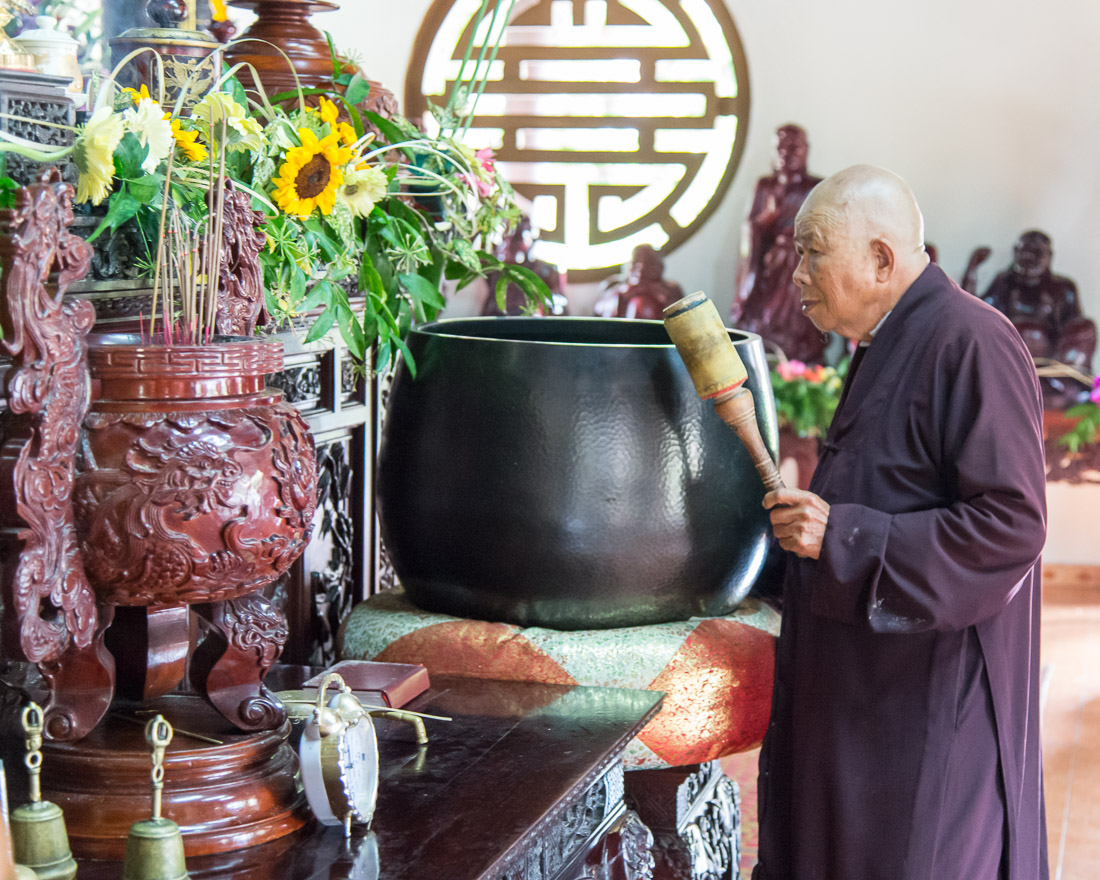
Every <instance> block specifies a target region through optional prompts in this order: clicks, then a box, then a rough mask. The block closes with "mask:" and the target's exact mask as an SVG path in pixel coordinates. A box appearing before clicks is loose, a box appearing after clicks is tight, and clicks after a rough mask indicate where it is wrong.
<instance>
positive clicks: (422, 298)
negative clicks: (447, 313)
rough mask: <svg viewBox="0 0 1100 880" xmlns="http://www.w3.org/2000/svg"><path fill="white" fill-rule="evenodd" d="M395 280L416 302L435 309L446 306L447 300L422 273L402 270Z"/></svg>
mask: <svg viewBox="0 0 1100 880" xmlns="http://www.w3.org/2000/svg"><path fill="white" fill-rule="evenodd" d="M397 280H398V281H400V282H401V283H402V284H403V285H404V286H405V289H406V290H407V291H408V292H409V294H410V295H411V296H412V298H413V299H414V300H415V301H416V302H418V303H423V304H424V305H427V306H432V307H434V308H437V309H442V308H445V307H446V305H447V301H446V300H445V299H443V294H441V293H440V292H439V288H438V287H436V286H435V285H434V284H432V283H431V282H430V281H429V280H428V279H427V278H425V277H424V276H423V275H412V274H408V273H404V272H403V273H401V274H400V275H398V276H397Z"/></svg>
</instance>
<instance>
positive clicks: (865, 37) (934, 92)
mask: <svg viewBox="0 0 1100 880" xmlns="http://www.w3.org/2000/svg"><path fill="white" fill-rule="evenodd" d="M727 2H728V6H729V8H730V11H731V12H732V14H733V17H734V20H735V21H736V22H737V25H738V28H739V30H740V33H741V39H742V42H743V43H744V46H745V52H746V54H747V55H748V62H749V76H750V80H751V88H752V110H751V115H750V119H749V126H748V142H747V145H746V149H745V153H744V157H743V159H742V162H741V166H740V170H739V171H738V173H737V176H736V177H735V179H734V182H733V185H732V186H731V187H730V190H729V192H728V193H727V195H726V198H725V199H724V201H723V203H722V205H721V206H720V208H719V209H718V210H717V211H716V212H715V213H714V214H713V215H712V216H711V218H710V220H709V221H708V222H707V223H706V225H705V226H704V227H703V228H702V229H701V230H700V231H699V232H698V233H697V234H696V235H695V236H694V238H692V239H691V240H690V241H688V242H687V243H685V244H684V245H682V246H681V247H680V248H679V249H678V250H677V251H676V252H675V253H673V254H672V255H670V256H669V258H668V260H667V272H668V275H669V277H672V278H675V279H676V280H677V281H679V282H680V283H681V284H682V285H683V287H684V288H685V289H686V290H695V289H703V290H706V291H708V292H709V293H710V295H711V296H712V297H713V298H714V299H715V300H716V301H717V302H718V304H719V306H722V307H724V306H725V305H727V304H728V303H729V302H730V301H731V300H732V297H733V290H732V279H733V277H734V272H735V268H736V260H737V248H736V247H735V246H731V245H732V244H734V243H735V242H736V240H737V236H738V235H739V229H740V225H741V222H742V220H743V215H744V213H745V211H746V210H747V208H748V199H749V196H750V194H751V189H752V185H753V181H754V180H755V179H756V177H758V176H759V175H761V174H764V173H766V172H767V170H768V167H769V163H770V157H771V149H772V134H773V132H774V130H775V128H776V127H777V126H779V125H782V124H783V123H785V122H797V123H798V124H800V125H802V126H804V127H805V128H806V130H807V132H808V133H809V137H810V169H811V171H813V172H814V173H816V174H818V175H826V174H829V173H832V172H834V171H837V170H839V169H841V168H843V167H845V166H847V165H851V164H853V163H856V162H871V163H874V164H878V165H884V166H886V167H888V168H891V169H893V170H894V171H897V172H898V173H899V174H901V175H902V176H903V177H905V178H906V179H907V180H908V181H909V182H910V184H911V185H912V186H913V189H914V191H915V192H916V194H917V198H918V200H919V201H920V203H921V206H922V207H923V209H924V214H925V221H926V225H927V231H928V240H929V241H930V242H932V243H933V244H935V245H936V246H937V248H938V249H939V258H940V262H941V264H942V265H943V267H944V268H945V269H946V270H947V272H948V274H950V275H952V276H953V277H956V278H958V277H959V276H960V275H961V274H962V269H963V267H964V265H965V263H966V259H967V257H968V255H969V253H970V251H971V249H972V248H974V247H975V246H977V245H979V244H988V245H990V246H991V247H992V248H993V256H992V257H991V258H990V260H989V261H988V262H987V263H986V264H985V266H984V267H983V271H982V273H981V275H980V283H981V286H982V287H983V288H984V286H985V285H986V284H987V283H988V282H989V280H990V279H991V278H992V276H993V274H994V273H995V272H996V271H999V270H1000V269H1001V268H1004V267H1005V266H1007V265H1008V262H1009V261H1010V259H1011V253H1012V251H1011V248H1012V243H1013V241H1014V240H1015V238H1016V237H1017V236H1018V235H1019V234H1020V233H1021V232H1022V231H1024V230H1025V229H1029V228H1032V227H1038V228H1041V229H1044V230H1045V231H1046V232H1048V233H1049V234H1050V235H1051V236H1052V238H1053V239H1054V248H1055V255H1054V269H1055V271H1056V272H1058V273H1059V274H1063V275H1068V276H1070V277H1071V278H1074V279H1075V280H1076V281H1077V282H1078V286H1079V288H1080V290H1081V293H1082V297H1083V300H1084V305H1085V309H1086V312H1088V313H1089V314H1090V315H1092V316H1094V317H1100V259H1098V258H1097V256H1096V254H1097V247H1098V245H1100V149H1098V147H1100V95H1098V93H1097V88H1098V86H1100V52H1098V51H1097V46H1098V45H1100V2H1097V0H1049V2H1047V3H1038V2H1035V0H1027V2H1024V0H996V2H994V0H922V2H920V3H917V2H912V0H910V2H905V3H902V2H896V0H895V2H890V0H886V2H884V0H828V2H825V0H727ZM428 5H429V3H428V2H427V0H403V2H401V3H389V4H387V3H380V2H377V0H369V2H368V0H343V8H342V9H340V10H339V11H337V12H333V13H326V14H320V15H316V16H315V17H314V21H315V23H316V24H318V25H319V26H321V27H324V28H326V29H327V30H330V31H331V32H332V33H333V34H334V35H335V36H336V40H337V43H338V45H341V46H343V47H345V48H347V49H350V50H352V51H353V52H356V53H358V54H359V55H360V56H361V59H362V63H363V67H364V69H365V70H366V71H367V73H368V74H369V75H370V76H371V77H372V78H374V79H377V80H379V81H381V82H383V83H384V84H385V85H386V86H387V87H389V88H390V89H392V90H393V91H394V93H396V94H397V95H398V96H399V97H402V96H403V95H404V88H405V83H404V78H405V70H406V67H407V65H408V61H409V55H410V53H411V51H412V44H413V40H414V38H415V36H416V32H417V29H418V27H419V24H420V21H421V19H422V17H423V14H424V12H425V11H426V10H427V8H428Z"/></svg>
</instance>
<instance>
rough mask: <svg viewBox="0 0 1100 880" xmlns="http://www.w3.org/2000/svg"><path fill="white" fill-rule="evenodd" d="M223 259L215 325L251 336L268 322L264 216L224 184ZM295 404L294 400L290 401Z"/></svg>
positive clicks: (224, 332)
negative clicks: (263, 258) (262, 256)
mask: <svg viewBox="0 0 1100 880" xmlns="http://www.w3.org/2000/svg"><path fill="white" fill-rule="evenodd" d="M224 211H225V216H224V221H223V222H224V224H225V225H224V232H223V234H222V242H221V247H222V261H221V271H220V274H219V276H218V279H219V283H218V313H217V318H216V319H215V322H214V327H215V329H216V330H217V332H218V333H220V334H222V335H223V336H251V335H252V334H253V333H255V332H256V325H257V323H261V324H265V323H267V308H266V306H265V305H264V276H263V270H262V269H261V268H260V251H261V250H263V248H264V245H265V244H266V243H267V234H266V233H265V232H264V231H263V229H262V228H261V227H262V226H263V223H264V215H263V213H262V212H260V211H254V210H252V196H250V195H249V194H248V193H246V192H244V191H243V190H238V189H235V188H234V187H233V184H232V182H227V183H226V186H225V207H224ZM291 402H292V403H293V401H291Z"/></svg>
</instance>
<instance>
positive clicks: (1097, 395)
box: [1089, 376, 1100, 406]
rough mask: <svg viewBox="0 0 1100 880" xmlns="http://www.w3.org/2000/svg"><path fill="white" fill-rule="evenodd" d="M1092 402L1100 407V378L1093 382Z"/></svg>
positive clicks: (1090, 395)
mask: <svg viewBox="0 0 1100 880" xmlns="http://www.w3.org/2000/svg"><path fill="white" fill-rule="evenodd" d="M1089 397H1090V398H1091V399H1092V402H1093V403H1095V404H1096V405H1097V406H1100V376H1097V377H1096V378H1095V379H1093V380H1092V392H1091V393H1090V394H1089Z"/></svg>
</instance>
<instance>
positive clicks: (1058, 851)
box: [1041, 569, 1100, 880]
mask: <svg viewBox="0 0 1100 880" xmlns="http://www.w3.org/2000/svg"><path fill="white" fill-rule="evenodd" d="M1044 595H1045V599H1044V603H1043V621H1042V655H1041V656H1042V663H1043V666H1044V668H1045V672H1046V674H1047V678H1048V681H1047V683H1046V688H1045V691H1046V699H1045V706H1044V707H1043V769H1044V772H1045V774H1046V796H1047V842H1048V845H1049V847H1050V876H1051V880H1094V878H1096V877H1098V876H1100V576H1098V575H1097V573H1096V570H1095V569H1094V570H1093V571H1092V573H1090V574H1082V575H1081V576H1078V577H1075V578H1066V579H1065V582H1062V581H1060V580H1059V579H1058V578H1057V577H1048V578H1047V583H1046V590H1045V594H1044Z"/></svg>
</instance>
